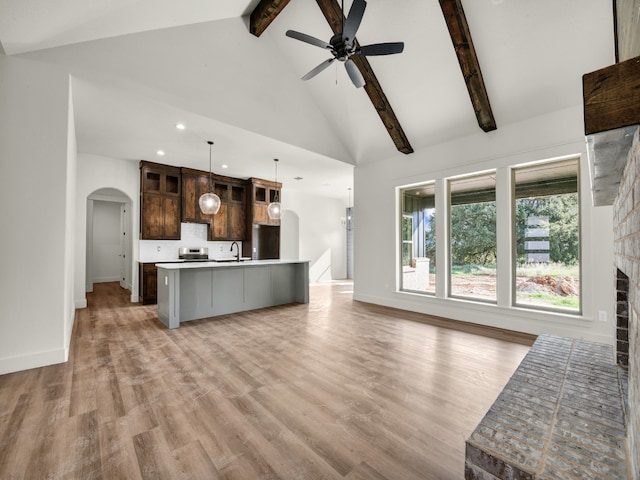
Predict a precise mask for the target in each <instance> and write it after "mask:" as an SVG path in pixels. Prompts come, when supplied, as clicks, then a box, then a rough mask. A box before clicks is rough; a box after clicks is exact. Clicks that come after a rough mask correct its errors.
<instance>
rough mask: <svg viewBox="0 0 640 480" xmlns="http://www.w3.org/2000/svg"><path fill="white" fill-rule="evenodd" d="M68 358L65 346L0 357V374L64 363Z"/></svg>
mask: <svg viewBox="0 0 640 480" xmlns="http://www.w3.org/2000/svg"><path fill="white" fill-rule="evenodd" d="M68 358H69V357H68V349H67V348H59V349H56V350H49V351H46V352H36V353H30V354H28V355H20V356H17V357H6V358H0V375H5V374H7V373H13V372H20V371H22V370H30V369H32V368H39V367H46V366H49V365H55V364H57V363H64V362H66V361H67V359H68Z"/></svg>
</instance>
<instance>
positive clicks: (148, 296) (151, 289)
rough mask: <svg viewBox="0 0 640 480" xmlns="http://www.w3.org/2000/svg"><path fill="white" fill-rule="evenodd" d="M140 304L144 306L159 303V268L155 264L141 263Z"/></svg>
mask: <svg viewBox="0 0 640 480" xmlns="http://www.w3.org/2000/svg"><path fill="white" fill-rule="evenodd" d="M139 278H140V282H139V285H140V292H139V295H140V302H141V303H142V304H143V305H152V304H154V303H158V267H156V264H155V262H154V263H140V277H139Z"/></svg>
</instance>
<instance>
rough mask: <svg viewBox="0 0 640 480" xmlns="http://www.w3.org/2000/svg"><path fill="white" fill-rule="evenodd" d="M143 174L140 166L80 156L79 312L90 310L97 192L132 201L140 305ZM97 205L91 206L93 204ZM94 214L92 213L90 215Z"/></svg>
mask: <svg viewBox="0 0 640 480" xmlns="http://www.w3.org/2000/svg"><path fill="white" fill-rule="evenodd" d="M139 185H140V170H139V168H138V164H137V162H134V161H127V160H118V159H114V158H107V157H101V156H98V155H89V154H85V153H79V154H78V162H77V188H76V198H75V217H76V225H75V239H74V245H75V248H74V252H75V275H74V298H75V305H76V307H77V308H82V307H86V305H87V300H86V295H85V290H86V285H85V282H86V278H87V259H86V256H87V216H88V212H87V198H88V197H89V196H90V195H91V194H92V193H94V192H95V191H97V190H100V189H103V188H112V189H116V190H119V191H120V192H122V194H123V197H127V198H128V199H130V200H131V212H130V213H131V215H130V221H131V225H130V229H129V231H130V232H132V235H131V240H132V245H131V249H132V252H133V255H132V256H131V259H130V263H131V287H132V289H131V293H132V295H131V297H132V301H137V300H138V299H137V292H138V263H137V262H138V255H137V252H138V235H137V232H139V231H140V230H139V228H140V227H139V225H140V201H139V193H140V192H139V188H140V187H139ZM93 203H94V202H91V204H93ZM89 213H91V212H89Z"/></svg>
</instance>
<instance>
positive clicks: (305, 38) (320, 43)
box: [285, 30, 331, 50]
mask: <svg viewBox="0 0 640 480" xmlns="http://www.w3.org/2000/svg"><path fill="white" fill-rule="evenodd" d="M285 35H286V36H287V37H291V38H295V39H296V40H300V41H301V42H305V43H309V44H311V45H315V46H316V47H320V48H326V49H327V50H331V45H330V44H328V43H327V42H325V41H324V40H320V39H317V38H316V37H312V36H311V35H307V34H306V33H300V32H296V31H295V30H287V33H286V34H285Z"/></svg>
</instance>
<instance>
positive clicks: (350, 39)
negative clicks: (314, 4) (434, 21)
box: [286, 0, 404, 88]
mask: <svg viewBox="0 0 640 480" xmlns="http://www.w3.org/2000/svg"><path fill="white" fill-rule="evenodd" d="M365 8H367V2H366V1H365V0H354V2H353V4H352V5H351V8H350V9H349V15H348V16H347V20H346V22H345V20H344V14H343V15H342V32H339V33H336V34H335V35H334V36H333V37H331V40H329V43H327V42H324V41H322V40H319V39H317V38H315V37H312V36H311V35H307V34H306V33H300V32H296V31H295V30H287V33H286V35H287V37H291V38H295V39H296V40H300V41H301V42H305V43H309V44H311V45H315V46H317V47H320V48H325V49H327V50H329V51H330V52H331V54H332V55H333V58H330V59H328V60H325V61H324V62H322V63H321V64H320V65H318V66H317V67H315V68H314V69H313V70H311V71H310V72H309V73H307V74H306V75H305V76H304V77H302V80H309V79H311V78H313V77H315V76H316V75H317V74H319V73H320V72H321V71H323V70H324V69H325V68H327V67H328V66H329V65H331V64H332V63H333V61H334V60H339V61H340V62H343V63H344V67H345V68H346V70H347V73H348V74H349V78H350V79H351V81H352V82H353V84H354V85H355V87H356V88H360V87H363V86H364V84H365V81H364V78H362V74H361V73H360V70H358V67H357V66H356V64H355V63H353V60H352V59H351V58H350V57H351V56H352V55H362V56H373V55H392V54H394V53H401V52H402V50H404V42H388V43H374V44H371V45H363V46H359V45H357V44H356V41H355V39H356V32H357V31H358V27H359V26H360V22H361V21H362V16H363V15H364V10H365ZM342 11H343V12H344V0H342Z"/></svg>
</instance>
